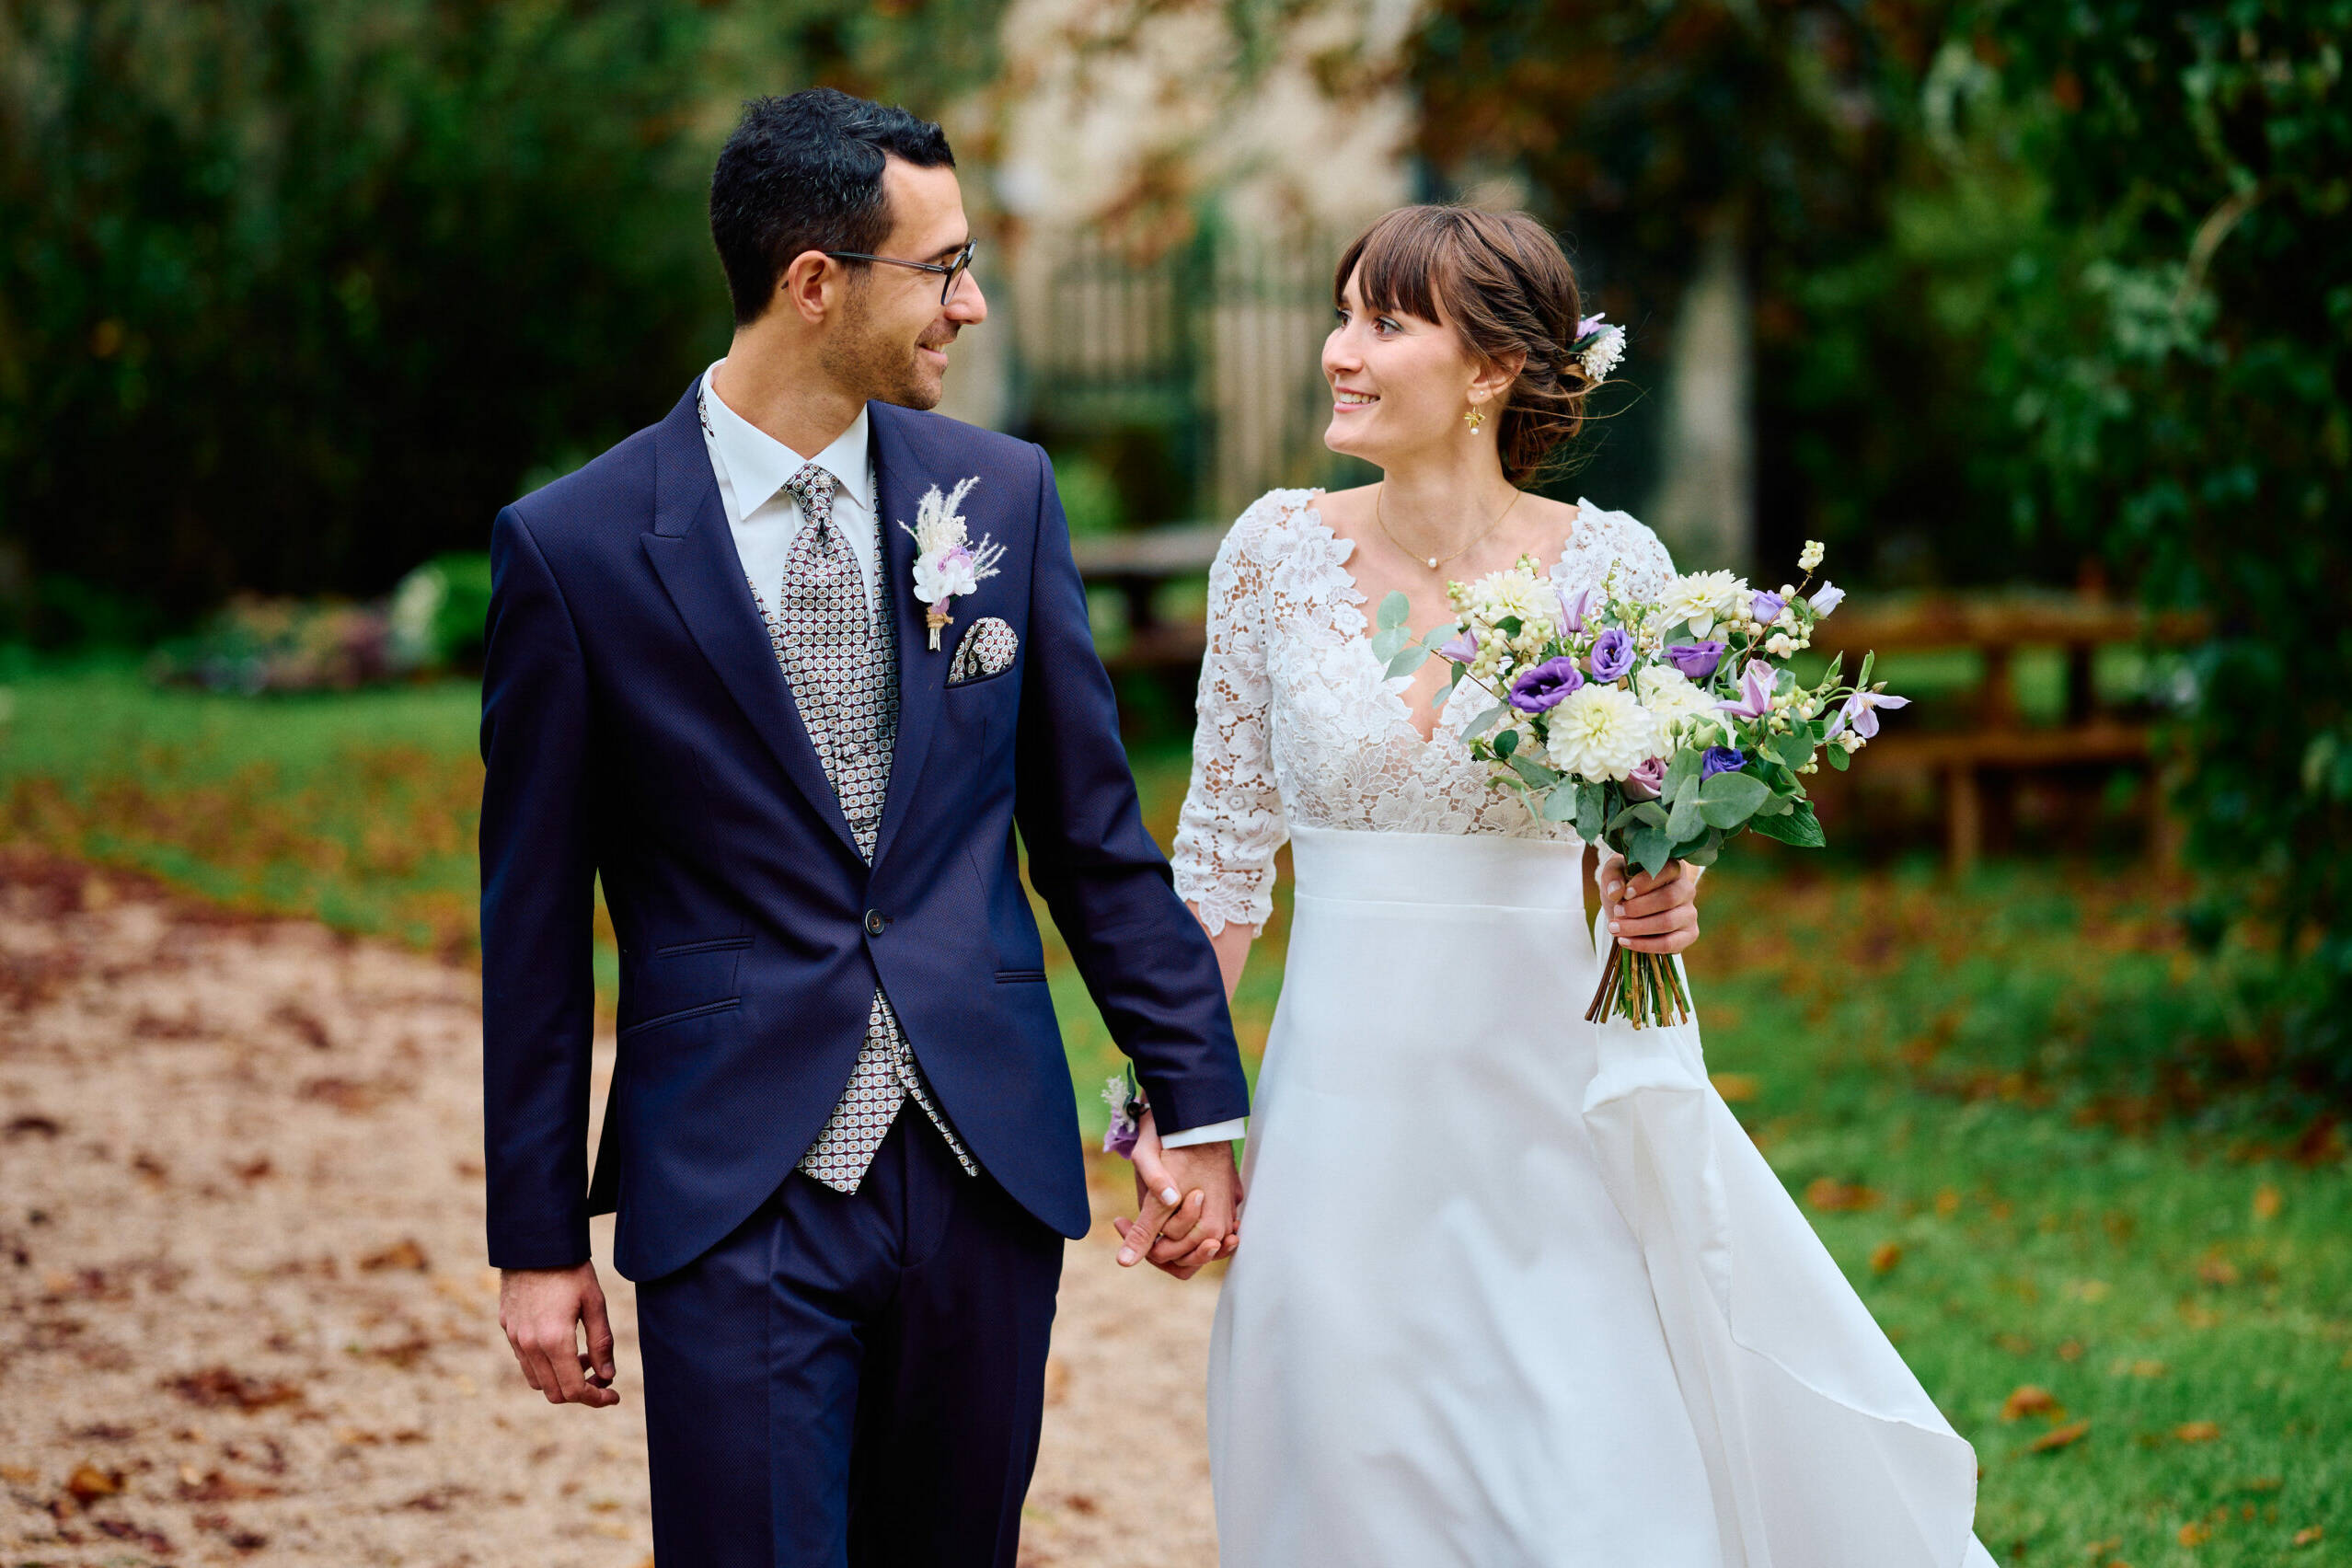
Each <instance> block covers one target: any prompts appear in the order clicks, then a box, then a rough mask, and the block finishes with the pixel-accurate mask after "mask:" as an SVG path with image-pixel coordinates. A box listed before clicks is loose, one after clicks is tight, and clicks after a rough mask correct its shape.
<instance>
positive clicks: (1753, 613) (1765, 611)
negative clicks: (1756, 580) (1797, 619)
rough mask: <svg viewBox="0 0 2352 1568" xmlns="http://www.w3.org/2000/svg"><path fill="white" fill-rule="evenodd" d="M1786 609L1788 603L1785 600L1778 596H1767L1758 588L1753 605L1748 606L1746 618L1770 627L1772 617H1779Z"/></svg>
mask: <svg viewBox="0 0 2352 1568" xmlns="http://www.w3.org/2000/svg"><path fill="white" fill-rule="evenodd" d="M1788 607H1789V602H1788V601H1787V600H1786V599H1783V598H1781V596H1780V595H1779V594H1768V593H1766V592H1765V591H1764V590H1763V589H1761V588H1758V590H1757V591H1756V601H1755V603H1754V604H1752V605H1749V606H1748V611H1747V617H1748V619H1750V620H1753V621H1758V622H1760V623H1762V624H1764V625H1766V626H1770V624H1771V623H1772V621H1773V619H1774V617H1777V616H1779V615H1780V613H1781V611H1782V610H1785V609H1787V608H1788Z"/></svg>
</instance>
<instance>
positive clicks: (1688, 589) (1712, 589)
mask: <svg viewBox="0 0 2352 1568" xmlns="http://www.w3.org/2000/svg"><path fill="white" fill-rule="evenodd" d="M1746 599H1747V582H1745V581H1743V580H1742V579H1741V578H1740V577H1738V576H1737V575H1735V574H1734V573H1732V572H1728V571H1693V572H1689V573H1687V574H1685V575H1684V576H1681V577H1678V578H1676V579H1674V580H1673V581H1672V582H1668V583H1667V584H1666V592H1665V593H1664V594H1660V595H1659V596H1658V617H1659V618H1660V619H1661V620H1663V621H1664V622H1666V625H1668V626H1672V625H1674V624H1676V623H1677V622H1682V623H1685V624H1687V625H1689V628H1690V635H1691V636H1693V637H1704V636H1706V635H1707V633H1708V632H1709V631H1710V630H1712V628H1713V627H1714V624H1715V623H1716V622H1717V621H1719V620H1723V619H1725V618H1727V617H1729V616H1730V615H1731V614H1732V612H1733V611H1734V610H1735V609H1737V608H1738V607H1739V605H1741V604H1742V603H1743V602H1744V601H1745V600H1746Z"/></svg>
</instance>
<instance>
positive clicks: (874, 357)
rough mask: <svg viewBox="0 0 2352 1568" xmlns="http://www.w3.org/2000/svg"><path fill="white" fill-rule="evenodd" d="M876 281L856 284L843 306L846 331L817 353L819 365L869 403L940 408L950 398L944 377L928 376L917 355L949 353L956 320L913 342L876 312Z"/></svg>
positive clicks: (836, 382)
mask: <svg viewBox="0 0 2352 1568" xmlns="http://www.w3.org/2000/svg"><path fill="white" fill-rule="evenodd" d="M872 294H873V288H872V278H871V276H870V274H869V275H859V276H856V277H853V278H852V279H851V281H850V284H849V291H848V294H847V297H846V298H845V299H844V301H843V305H842V317H841V326H840V329H838V330H837V331H836V332H834V333H833V334H831V335H830V336H828V337H827V338H826V340H825V341H824V344H823V346H822V347H820V348H819V350H818V351H817V363H818V366H819V368H821V369H822V370H823V371H824V374H825V376H826V378H827V379H829V380H830V381H832V382H833V384H834V385H835V386H839V387H841V388H842V389H843V390H844V391H847V392H851V393H852V394H853V395H854V396H856V397H858V398H861V399H865V398H871V399H877V400H879V401H882V402H884V403H895V404H897V405H898V406H899V407H901V408H906V409H935V408H938V407H939V405H940V398H942V397H943V396H945V394H946V390H947V388H946V386H945V383H944V380H943V378H942V377H941V376H940V375H935V374H931V373H929V372H928V367H926V366H925V365H924V364H923V363H922V362H921V360H920V359H919V358H917V354H916V350H917V349H918V348H928V349H935V350H942V351H943V350H945V349H946V347H947V346H948V345H949V344H950V343H952V342H953V341H955V337H956V331H957V329H956V326H955V324H954V323H953V322H951V321H934V322H932V323H931V325H930V326H929V327H928V328H927V329H925V330H924V332H923V333H922V335H921V336H920V337H919V338H917V339H916V340H914V341H912V342H910V341H908V340H906V338H905V329H904V327H903V326H900V325H899V324H897V323H890V324H887V325H886V324H884V322H883V321H882V320H881V319H880V315H881V313H879V312H877V311H876V310H874V309H873V305H872Z"/></svg>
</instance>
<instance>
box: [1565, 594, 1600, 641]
mask: <svg viewBox="0 0 2352 1568" xmlns="http://www.w3.org/2000/svg"><path fill="white" fill-rule="evenodd" d="M1556 592H1557V593H1558V594H1559V595H1560V628H1561V629H1562V631H1582V630H1584V629H1585V617H1588V616H1590V615H1591V614H1592V613H1593V611H1594V609H1595V608H1596V607H1597V605H1599V603H1600V590H1599V589H1597V588H1585V589H1582V590H1580V591H1579V592H1578V593H1577V594H1575V595H1574V597H1571V596H1570V595H1569V593H1568V590H1567V589H1565V588H1562V589H1558V590H1556Z"/></svg>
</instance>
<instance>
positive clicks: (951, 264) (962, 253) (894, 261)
mask: <svg viewBox="0 0 2352 1568" xmlns="http://www.w3.org/2000/svg"><path fill="white" fill-rule="evenodd" d="M978 248H980V242H979V241H978V240H976V239H967V240H965V241H964V242H963V249H961V250H959V251H957V252H956V253H955V256H954V258H953V259H951V260H947V261H907V260H903V259H900V258H898V257H895V256H869V255H867V254H866V253H865V252H864V251H862V250H828V251H826V252H825V254H826V255H827V256H830V257H832V258H833V259H835V260H836V261H882V262H886V263H888V264H889V265H891V266H893V267H912V268H914V269H915V270H916V271H918V272H939V273H942V274H944V277H943V279H942V281H941V282H940V304H941V305H945V304H947V302H948V301H950V300H951V299H953V298H954V297H955V290H956V285H957V284H959V283H961V282H963V274H964V273H966V272H969V271H972V253H973V252H974V250H977V249H978Z"/></svg>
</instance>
